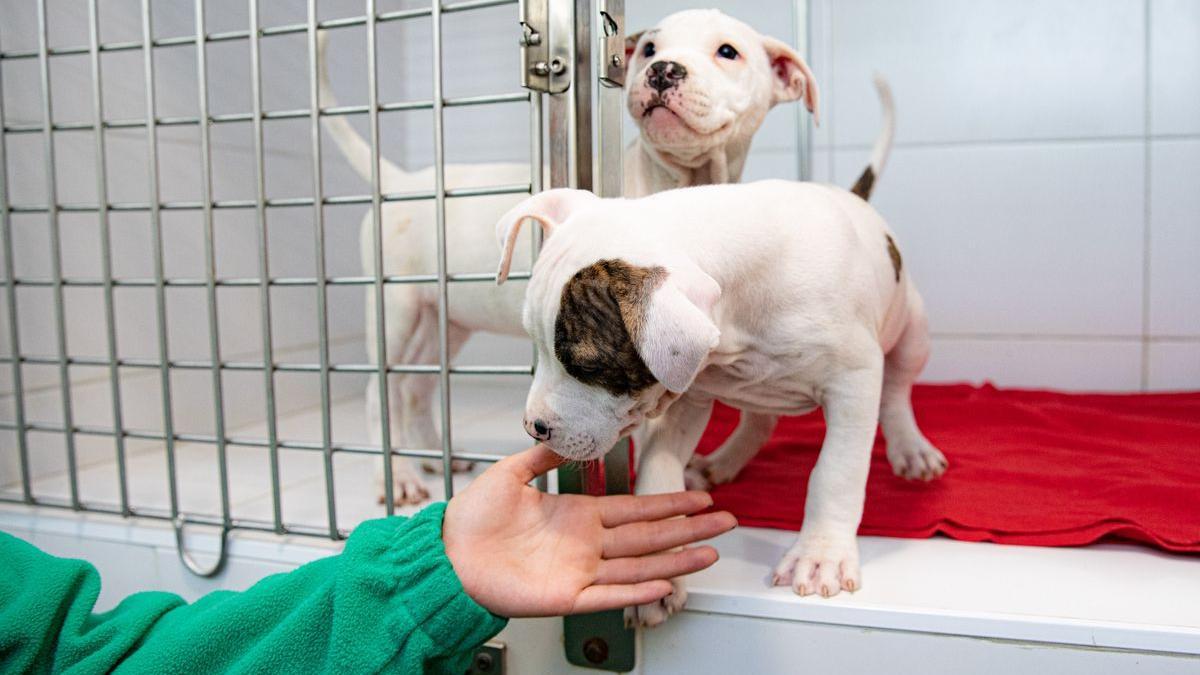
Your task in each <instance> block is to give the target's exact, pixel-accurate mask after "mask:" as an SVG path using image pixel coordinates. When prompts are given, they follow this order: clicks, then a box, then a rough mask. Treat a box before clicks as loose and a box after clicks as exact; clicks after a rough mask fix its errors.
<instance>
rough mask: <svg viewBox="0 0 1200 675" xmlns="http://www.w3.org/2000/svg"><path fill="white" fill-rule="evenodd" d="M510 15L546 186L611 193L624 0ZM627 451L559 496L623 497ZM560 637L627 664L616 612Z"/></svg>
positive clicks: (611, 663) (630, 648)
mask: <svg viewBox="0 0 1200 675" xmlns="http://www.w3.org/2000/svg"><path fill="white" fill-rule="evenodd" d="M520 16H521V28H522V38H521V63H522V68H523V71H522V74H521V83H522V85H524V86H525V87H526V88H528V89H532V90H533V91H535V92H540V93H544V94H548V95H549V97H548V98H549V113H550V119H549V139H550V147H549V160H550V187H554V188H558V187H574V188H577V189H581V190H591V191H593V192H595V193H596V194H598V195H600V196H602V197H619V196H621V192H622V182H623V181H622V175H621V165H622V159H621V151H622V148H621V106H620V103H621V85H622V84H623V81H624V57H625V48H624V44H625V37H624V28H623V24H624V18H625V3H624V0H523V1H522V2H521V8H520ZM539 136H540V134H539ZM630 449H631V446H630V442H629V440H628V439H626V440H623V441H621V442H620V443H618V444H617V445H616V446H615V447H614V448H613V449H612V450H610V451H609V453H608V455H607V456H606V457H605V458H604V459H602V460H601V461H598V462H593V463H590V464H589V465H587V466H585V467H582V468H581V467H565V468H561V469H559V470H558V485H559V492H564V493H566V492H573V493H583V494H593V495H603V494H618V493H628V492H630V481H629V455H630ZM563 634H564V651H565V655H566V658H567V661H568V662H570V663H572V664H574V665H577V666H582V667H585V668H597V669H602V670H611V671H618V672H624V671H628V670H632V669H633V667H634V666H635V665H636V661H637V659H636V651H635V638H636V633H635V632H634V631H633V630H630V629H629V628H627V627H626V626H625V622H624V613H623V611H621V610H614V611H608V612H597V613H593V614H585V615H581V616H571V617H566V618H565V619H563Z"/></svg>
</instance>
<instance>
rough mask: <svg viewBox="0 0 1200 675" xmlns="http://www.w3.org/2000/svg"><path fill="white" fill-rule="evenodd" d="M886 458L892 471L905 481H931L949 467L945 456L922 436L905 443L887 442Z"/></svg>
mask: <svg viewBox="0 0 1200 675" xmlns="http://www.w3.org/2000/svg"><path fill="white" fill-rule="evenodd" d="M887 457H888V462H890V463H891V465H892V471H893V472H895V474H896V475H897V476H899V477H901V478H903V479H905V480H923V481H931V480H933V479H935V478H938V477H940V476H941V475H942V474H944V473H946V467H947V466H949V462H947V461H946V456H945V455H943V454H942V452H941V451H940V450H938V449H937V448H935V447H933V444H932V443H930V442H929V441H927V440H925V438H924V437H923V436H917V437H916V438H915V439H911V440H909V441H905V442H897V443H891V442H889V443H888V447H887Z"/></svg>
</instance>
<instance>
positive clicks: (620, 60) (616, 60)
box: [612, 54, 625, 68]
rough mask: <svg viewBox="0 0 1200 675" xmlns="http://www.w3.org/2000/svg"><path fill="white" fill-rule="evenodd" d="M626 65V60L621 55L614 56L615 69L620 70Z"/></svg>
mask: <svg viewBox="0 0 1200 675" xmlns="http://www.w3.org/2000/svg"><path fill="white" fill-rule="evenodd" d="M624 63H625V59H623V58H621V55H620V54H613V57H612V65H613V68H620V67H621V65H622V64H624Z"/></svg>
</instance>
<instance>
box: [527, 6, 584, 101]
mask: <svg viewBox="0 0 1200 675" xmlns="http://www.w3.org/2000/svg"><path fill="white" fill-rule="evenodd" d="M520 15H521V41H520V43H521V86H522V87H525V88H526V89H532V90H534V91H540V92H543V93H546V94H561V93H562V92H564V91H566V90H567V89H568V88H570V86H571V69H570V65H571V20H572V16H573V15H572V8H571V3H570V2H563V1H562V0H521V2H520Z"/></svg>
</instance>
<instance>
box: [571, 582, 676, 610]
mask: <svg viewBox="0 0 1200 675" xmlns="http://www.w3.org/2000/svg"><path fill="white" fill-rule="evenodd" d="M673 588H674V587H673V586H671V582H669V581H665V580H663V579H656V580H654V581H643V582H642V583H640V584H627V585H598V586H588V587H587V588H585V589H583V591H582V592H580V594H579V596H578V597H576V598H575V606H574V607H572V608H571V612H570V613H571V614H587V613H589V612H602V611H604V610H606V609H621V608H623V607H633V606H634V605H644V604H646V603H648V602H654V601H655V600H661V599H663V598H665V597H667V596H668V595H670V594H671V590H672V589H673Z"/></svg>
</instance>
